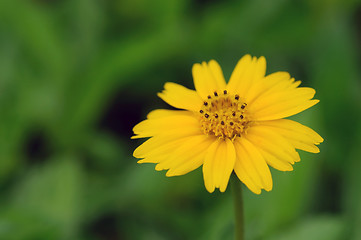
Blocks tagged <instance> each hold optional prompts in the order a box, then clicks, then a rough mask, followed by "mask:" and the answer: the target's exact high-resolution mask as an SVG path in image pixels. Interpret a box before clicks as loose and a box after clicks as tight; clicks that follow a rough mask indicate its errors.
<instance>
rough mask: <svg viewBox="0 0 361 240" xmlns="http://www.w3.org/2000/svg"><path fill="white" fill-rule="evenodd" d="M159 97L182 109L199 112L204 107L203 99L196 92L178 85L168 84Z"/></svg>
mask: <svg viewBox="0 0 361 240" xmlns="http://www.w3.org/2000/svg"><path fill="white" fill-rule="evenodd" d="M158 96H159V97H160V98H161V99H163V100H164V101H165V102H166V103H168V104H169V105H171V106H173V107H176V108H180V109H187V110H190V111H199V109H200V107H201V106H202V99H201V98H200V97H199V95H198V94H197V92H196V91H194V90H190V89H188V88H185V87H183V86H181V85H179V84H176V83H171V82H168V83H166V84H165V85H164V90H163V92H161V93H158Z"/></svg>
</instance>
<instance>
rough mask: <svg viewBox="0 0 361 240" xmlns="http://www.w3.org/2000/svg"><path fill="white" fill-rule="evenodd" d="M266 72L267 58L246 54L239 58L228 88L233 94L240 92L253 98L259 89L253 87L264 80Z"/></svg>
mask: <svg viewBox="0 0 361 240" xmlns="http://www.w3.org/2000/svg"><path fill="white" fill-rule="evenodd" d="M265 73H266V59H265V58H264V57H260V58H259V59H257V58H256V57H253V58H251V56H250V55H245V56H244V57H242V58H241V60H239V62H238V63H237V65H236V67H235V69H234V70H233V73H232V75H231V78H230V80H229V83H228V85H227V90H229V92H231V93H233V94H238V95H240V96H242V97H243V98H245V99H246V100H247V99H248V98H252V97H253V95H254V94H256V93H257V91H253V90H252V89H254V88H255V86H256V85H257V84H258V83H259V82H260V81H262V79H263V77H264V75H265Z"/></svg>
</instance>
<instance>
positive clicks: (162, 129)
mask: <svg viewBox="0 0 361 240" xmlns="http://www.w3.org/2000/svg"><path fill="white" fill-rule="evenodd" d="M157 114H158V113H157ZM151 116H152V115H151ZM133 132H134V134H136V135H137V136H134V137H133V138H144V137H152V136H155V135H157V134H168V135H173V136H174V137H178V136H184V135H194V134H200V133H201V129H200V126H199V121H198V119H197V118H196V117H195V115H193V114H190V113H189V112H187V111H177V113H176V114H169V115H168V116H166V117H152V118H150V119H147V120H144V121H142V122H140V123H138V124H137V125H136V126H134V128H133Z"/></svg>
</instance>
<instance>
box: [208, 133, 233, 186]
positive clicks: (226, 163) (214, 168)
mask: <svg viewBox="0 0 361 240" xmlns="http://www.w3.org/2000/svg"><path fill="white" fill-rule="evenodd" d="M235 161H236V153H235V150H234V146H233V143H232V142H231V140H229V139H228V138H227V139H226V140H222V139H217V140H215V141H214V143H213V144H212V145H211V146H210V147H209V149H208V150H207V154H206V156H205V160H204V164H203V178H204V184H205V186H206V189H207V190H208V192H210V193H211V192H213V191H214V189H215V188H219V190H220V191H221V192H224V191H225V190H226V188H227V185H228V181H229V177H230V175H231V173H232V171H233V168H234V163H235Z"/></svg>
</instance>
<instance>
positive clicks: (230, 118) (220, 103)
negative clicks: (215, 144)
mask: <svg viewBox="0 0 361 240" xmlns="http://www.w3.org/2000/svg"><path fill="white" fill-rule="evenodd" d="M199 113H200V123H201V128H202V131H203V132H204V133H205V134H207V135H214V136H216V137H218V138H221V139H225V138H229V139H231V140H232V141H233V140H234V139H235V138H236V137H240V136H241V134H242V133H243V132H244V131H245V130H246V128H247V125H248V123H249V119H248V116H247V103H245V102H244V101H243V100H242V99H241V98H240V96H239V95H237V94H235V95H231V94H228V92H227V90H224V91H223V92H214V93H213V95H212V96H211V95H209V96H208V99H207V100H206V101H204V103H203V105H202V108H201V110H200V111H199Z"/></svg>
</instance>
